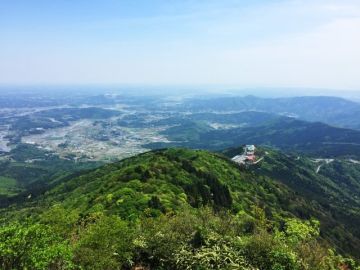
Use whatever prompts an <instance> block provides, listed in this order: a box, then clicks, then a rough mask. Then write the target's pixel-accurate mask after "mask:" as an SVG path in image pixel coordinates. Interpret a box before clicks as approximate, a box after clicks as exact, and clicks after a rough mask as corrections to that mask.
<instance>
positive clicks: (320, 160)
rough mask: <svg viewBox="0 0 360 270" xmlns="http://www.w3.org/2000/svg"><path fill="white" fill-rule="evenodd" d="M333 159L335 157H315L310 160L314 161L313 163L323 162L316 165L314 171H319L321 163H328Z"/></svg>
mask: <svg viewBox="0 0 360 270" xmlns="http://www.w3.org/2000/svg"><path fill="white" fill-rule="evenodd" d="M334 160H335V159H333V158H317V159H314V160H312V162H315V163H319V162H324V163H322V164H320V165H319V166H317V168H316V170H315V172H316V173H319V171H320V169H321V167H322V166H323V165H325V164H329V163H331V162H333V161H334Z"/></svg>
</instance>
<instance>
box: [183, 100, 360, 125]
mask: <svg viewBox="0 0 360 270" xmlns="http://www.w3.org/2000/svg"><path fill="white" fill-rule="evenodd" d="M182 106H183V108H184V109H186V110H193V111H218V112H226V111H228V112H229V111H249V110H250V111H251V110H253V111H262V112H268V113H276V114H282V115H291V116H295V117H297V118H299V119H301V120H306V121H312V122H317V121H319V122H323V123H327V124H329V125H333V126H338V127H346V128H354V129H360V120H359V119H358V115H359V114H360V104H359V103H357V102H353V101H350V100H347V99H343V98H339V97H328V96H304V97H288V98H260V97H256V96H245V97H236V96H235V97H218V98H207V99H190V100H187V101H186V102H184V104H183V105H182Z"/></svg>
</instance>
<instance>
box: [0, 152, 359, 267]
mask: <svg viewBox="0 0 360 270" xmlns="http://www.w3.org/2000/svg"><path fill="white" fill-rule="evenodd" d="M229 151H230V150H229ZM229 151H228V152H225V154H229ZM232 151H236V150H234V149H233V150H232ZM258 151H259V152H258V154H259V155H263V154H264V155H266V158H265V159H264V162H262V163H259V165H257V166H254V167H248V168H247V167H239V165H237V164H235V163H233V162H232V161H230V160H229V159H228V158H227V157H226V156H225V155H222V154H216V153H211V152H207V151H202V150H186V149H165V150H156V151H151V152H148V153H144V154H141V155H138V156H135V157H132V158H128V159H125V160H122V161H120V162H117V163H112V164H107V165H104V166H102V167H99V168H97V169H93V170H91V171H88V172H84V173H82V174H80V175H78V176H73V177H67V178H64V179H63V180H62V181H60V182H59V183H57V184H56V185H55V186H51V187H49V188H48V190H47V191H45V192H42V193H39V194H36V195H34V196H31V197H29V196H27V197H24V198H23V199H22V201H18V202H17V203H15V204H13V205H11V206H10V207H8V208H4V209H1V217H2V218H1V221H0V222H1V224H2V227H1V230H0V265H1V267H2V268H3V269H131V268H133V269H140V267H143V269H249V270H250V269H271V270H275V269H276V270H277V269H284V270H286V269H289V270H290V269H329V270H330V269H359V268H358V266H357V264H356V261H357V260H358V259H359V254H358V253H357V250H359V249H358V247H359V246H360V244H359V243H360V241H359V234H358V231H356V224H358V219H357V218H358V217H357V214H356V212H357V213H358V209H359V208H357V207H358V204H357V203H358V202H357V201H349V204H348V205H350V204H351V203H354V202H355V203H354V205H353V208H351V209H349V210H348V213H347V214H348V215H347V217H349V218H353V221H352V222H349V219H345V218H344V217H339V218H337V215H338V214H339V211H340V210H341V209H338V205H337V204H335V205H330V204H332V200H330V199H329V200H328V201H327V202H325V201H324V200H326V198H327V197H326V196H327V195H328V194H332V189H336V187H335V186H334V185H335V184H334V183H331V179H332V173H333V172H332V169H331V168H332V167H331V166H344V170H345V169H348V170H350V169H349V168H347V167H346V165H341V164H340V165H339V164H337V165H335V164H334V165H331V166H330V165H329V168H327V169H326V170H325V169H324V173H322V174H321V175H320V174H316V173H311V171H313V170H314V167H315V165H314V164H312V163H311V161H310V160H309V159H308V158H306V157H303V158H302V159H301V161H300V162H299V164H298V169H297V171H296V170H292V169H293V168H292V167H291V165H292V166H296V164H297V163H295V160H296V159H297V157H296V158H295V157H291V156H288V155H284V154H281V153H279V152H276V151H272V150H270V149H259V150H258ZM286 168H289V170H290V169H291V170H292V172H293V174H292V175H288V174H289V172H288V171H287V170H286ZM324 168H325V167H324ZM358 172H359V171H358V168H357V167H355V168H352V175H353V178H351V179H350V178H349V179H348V178H346V179H345V178H344V182H343V183H342V184H343V185H344V186H346V185H347V184H346V181H353V182H352V184H353V185H358V184H359V183H358V182H356V181H357V180H356V177H354V176H355V175H356V174H357V173H358ZM300 175H306V178H303V179H298V178H296V177H300ZM316 177H319V178H318V179H317V178H316ZM291 179H293V181H296V182H297V185H295V186H293V185H291ZM354 181H355V182H356V183H355V182H354ZM348 186H349V188H348V190H347V191H346V190H344V193H343V196H344V200H351V198H352V194H351V188H350V183H349V185H348ZM296 187H299V188H296ZM330 187H331V188H332V189H331V188H330ZM342 188H343V187H342ZM354 192H355V191H354ZM306 194H308V196H306ZM317 194H318V196H316V195H317ZM309 196H310V197H311V200H309ZM353 199H354V200H356V198H355V197H354V198H353ZM309 201H310V202H311V203H309ZM326 203H327V204H329V207H330V208H329V209H327V210H326V211H324V209H325V208H324V207H325V205H326ZM344 207H346V206H344ZM342 210H344V209H342ZM332 229H334V230H333V231H332Z"/></svg>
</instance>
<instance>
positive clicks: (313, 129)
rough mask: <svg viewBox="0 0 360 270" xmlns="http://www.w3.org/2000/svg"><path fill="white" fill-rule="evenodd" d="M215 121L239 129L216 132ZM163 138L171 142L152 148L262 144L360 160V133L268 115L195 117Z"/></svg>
mask: <svg viewBox="0 0 360 270" xmlns="http://www.w3.org/2000/svg"><path fill="white" fill-rule="evenodd" d="M213 121H215V122H217V123H220V124H227V125H231V124H233V125H235V127H231V128H225V129H224V128H222V129H216V128H213V127H212V126H211V125H210V124H209V122H213ZM236 125H238V126H240V127H236ZM163 134H164V135H166V136H167V137H168V138H169V140H170V141H171V142H169V143H153V144H149V145H148V147H150V148H161V147H168V146H181V147H190V148H201V149H212V150H219V149H224V148H227V147H233V146H236V145H241V144H259V145H267V146H271V147H276V148H279V149H282V150H284V151H290V152H291V151H296V152H303V153H307V154H311V155H315V156H323V157H333V156H349V157H351V156H353V157H356V158H358V157H360V131H358V130H353V129H346V128H338V127H333V126H330V125H327V124H324V123H320V122H306V121H302V120H297V119H294V118H291V117H286V116H279V115H274V114H269V113H264V112H254V111H252V112H242V113H235V114H214V113H201V114H193V115H190V116H189V117H187V118H184V119H182V121H178V125H176V126H174V127H170V128H168V129H166V130H165V131H163Z"/></svg>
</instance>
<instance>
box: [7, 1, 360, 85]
mask: <svg viewBox="0 0 360 270" xmlns="http://www.w3.org/2000/svg"><path fill="white" fill-rule="evenodd" d="M0 83H16V84H27V83H29V84H30V83H46V84H48V83H51V84H57V83H61V84H71V83H136V84H229V85H239V86H252V87H256V86H269V87H278V86H293V87H322V88H341V89H358V90H360V1H359V0H338V1H332V0H308V1H306V0H294V1H270V0H269V1H260V0H259V1H256V0H255V1H254V0H248V1H240V0H239V1H233V0H217V1H213V0H178V1H176V0H162V1H160V0H128V1H124V0H117V1H116V0H101V1H100V0H98V1H95V0H62V1H60V0H42V1H41V0H23V1H20V0H0Z"/></svg>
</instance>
